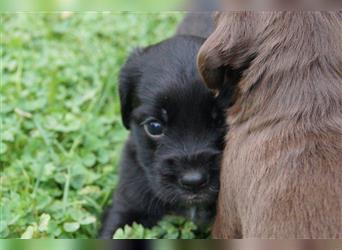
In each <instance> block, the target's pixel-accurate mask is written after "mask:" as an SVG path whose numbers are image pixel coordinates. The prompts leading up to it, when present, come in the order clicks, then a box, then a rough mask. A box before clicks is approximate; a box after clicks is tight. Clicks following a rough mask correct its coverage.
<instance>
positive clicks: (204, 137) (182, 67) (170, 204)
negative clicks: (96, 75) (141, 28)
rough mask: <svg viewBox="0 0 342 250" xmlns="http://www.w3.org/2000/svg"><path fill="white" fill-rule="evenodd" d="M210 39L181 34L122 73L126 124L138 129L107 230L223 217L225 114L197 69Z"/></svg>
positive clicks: (133, 59)
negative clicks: (219, 211) (218, 212)
mask: <svg viewBox="0 0 342 250" xmlns="http://www.w3.org/2000/svg"><path fill="white" fill-rule="evenodd" d="M203 42H204V39H202V38H199V37H194V36H183V35H176V36H174V37H173V38H171V39H168V40H165V41H163V42H161V43H159V44H157V45H153V46H150V47H147V48H145V49H139V50H136V51H135V52H134V53H133V54H132V55H131V56H130V57H129V59H128V61H127V62H126V64H125V66H124V67H123V68H122V71H121V76H120V99H121V106H122V119H123V123H124V125H125V127H126V128H127V129H130V131H131V133H130V137H129V139H128V141H127V143H126V146H125V150H124V153H123V157H122V162H121V172H120V182H119V186H118V188H117V190H116V194H115V197H114V201H113V205H112V206H111V207H110V208H109V209H108V210H107V213H106V215H105V217H104V220H103V225H102V229H101V232H100V237H101V238H111V237H112V236H113V233H114V231H115V230H116V229H118V228H119V227H122V226H123V225H125V224H131V223H132V222H134V221H135V222H138V223H141V224H143V225H145V226H147V227H149V226H153V225H154V224H155V223H156V222H157V221H158V220H160V219H161V218H162V217H163V216H164V215H166V214H178V215H183V216H186V217H188V218H191V219H194V220H195V221H197V222H200V223H203V222H209V221H210V219H212V217H213V216H214V214H215V205H216V199H217V193H218V189H219V165H220V164H219V162H220V156H221V151H222V148H223V135H224V134H225V132H226V131H225V128H224V118H223V112H222V111H221V109H220V108H219V105H218V104H217V102H216V99H215V97H214V96H213V94H212V93H211V92H210V91H209V90H208V89H207V88H206V87H205V85H204V83H203V82H202V80H201V78H200V76H199V73H198V71H197V68H196V55H197V52H198V50H199V48H200V46H201V45H202V43H203Z"/></svg>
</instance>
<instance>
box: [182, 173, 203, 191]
mask: <svg viewBox="0 0 342 250" xmlns="http://www.w3.org/2000/svg"><path fill="white" fill-rule="evenodd" d="M208 182H209V176H208V174H205V173H202V172H201V171H198V170H191V171H188V172H186V173H184V174H183V175H182V176H181V177H180V178H179V183H180V185H181V186H182V187H183V188H184V189H188V190H193V191H195V190H196V189H199V188H204V187H206V186H207V184H208Z"/></svg>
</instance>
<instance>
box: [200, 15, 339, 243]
mask: <svg viewBox="0 0 342 250" xmlns="http://www.w3.org/2000/svg"><path fill="white" fill-rule="evenodd" d="M198 66H199V69H200V71H201V73H202V75H203V78H204V79H205V80H206V82H207V84H208V86H209V87H211V88H213V89H221V88H223V87H224V84H233V83H232V81H229V77H230V74H231V73H232V72H238V74H239V75H240V79H239V81H238V83H236V84H237V90H236V99H235V103H234V105H233V106H232V107H231V108H230V109H229V110H228V120H227V122H228V123H229V124H230V130H229V133H228V135H227V138H226V139H227V145H226V149H225V152H224V160H223V165H222V170H221V191H220V195H219V205H218V215H217V218H216V222H215V225H214V230H213V237H214V238H239V237H243V238H341V237H342V229H341V227H342V226H341V224H342V222H341V220H342V214H341V212H342V208H341V204H342V12H227V13H221V14H219V15H218V18H217V27H216V30H215V32H214V33H213V34H212V35H211V36H210V37H209V39H208V40H207V42H206V43H205V44H204V45H203V47H202V49H201V51H200V53H199V57H198Z"/></svg>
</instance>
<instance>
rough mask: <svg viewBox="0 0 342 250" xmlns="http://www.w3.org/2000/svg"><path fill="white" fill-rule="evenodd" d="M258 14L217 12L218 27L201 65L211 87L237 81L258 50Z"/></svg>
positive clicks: (202, 53) (203, 50)
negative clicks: (256, 34) (256, 35)
mask: <svg viewBox="0 0 342 250" xmlns="http://www.w3.org/2000/svg"><path fill="white" fill-rule="evenodd" d="M256 20H257V18H256V14H255V13H253V12H246V11H244V12H233V13H232V12H230V13H219V14H217V15H216V23H217V26H216V29H215V31H214V32H213V33H212V34H211V35H210V36H209V38H208V39H207V41H206V42H205V43H204V44H203V46H202V47H201V49H200V51H199V53H198V58H197V65H198V69H199V71H200V73H201V75H202V78H203V80H204V81H205V82H206V84H207V86H208V87H209V88H210V89H218V90H220V89H222V88H223V87H224V85H225V84H229V83H232V82H236V79H237V78H239V77H240V76H241V74H242V71H243V70H245V69H246V68H248V65H249V63H250V61H251V60H252V59H253V57H254V56H255V53H256V50H255V48H256V45H255V33H256V31H255V28H256Z"/></svg>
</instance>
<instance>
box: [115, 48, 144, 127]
mask: <svg viewBox="0 0 342 250" xmlns="http://www.w3.org/2000/svg"><path fill="white" fill-rule="evenodd" d="M142 53H143V49H141V48H137V49H135V50H134V51H133V52H132V53H131V54H130V56H129V57H128V59H127V61H126V63H125V65H124V66H123V67H122V69H121V71H120V77H119V95H120V103H121V117H122V122H123V124H124V126H125V127H126V128H127V129H130V121H131V114H132V111H133V109H134V107H135V106H136V105H137V104H138V100H137V97H136V88H137V85H138V83H139V80H140V77H141V69H140V67H141V65H140V60H139V59H140V57H141V55H142Z"/></svg>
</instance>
